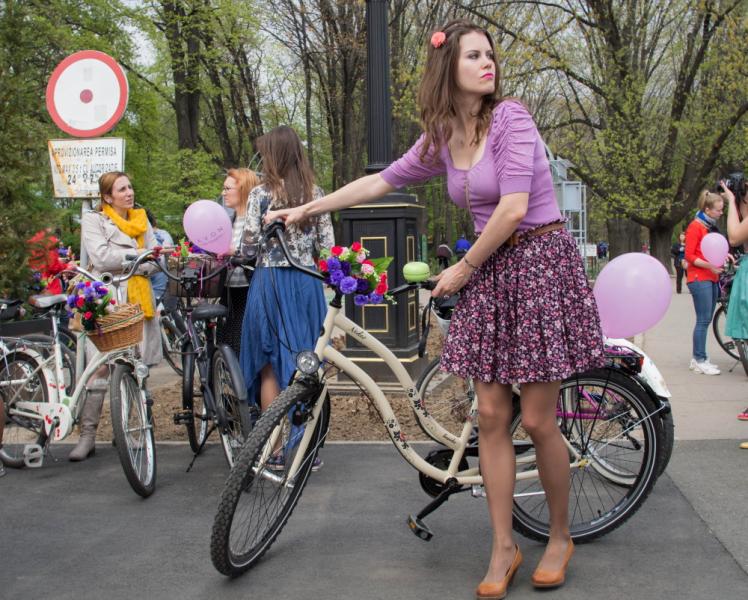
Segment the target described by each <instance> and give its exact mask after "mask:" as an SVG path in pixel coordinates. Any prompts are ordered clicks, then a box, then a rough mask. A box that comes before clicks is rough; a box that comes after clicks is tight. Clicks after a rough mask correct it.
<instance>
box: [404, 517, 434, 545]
mask: <svg viewBox="0 0 748 600" xmlns="http://www.w3.org/2000/svg"><path fill="white" fill-rule="evenodd" d="M408 527H410V530H411V531H412V532H413V533H414V534H415V536H416V537H417V538H419V539H421V540H423V541H424V542H428V541H429V540H431V538H432V537H434V532H433V531H431V529H429V527H428V525H426V523H424V522H423V521H421V519H419V518H418V517H414V516H413V515H410V516H409V517H408Z"/></svg>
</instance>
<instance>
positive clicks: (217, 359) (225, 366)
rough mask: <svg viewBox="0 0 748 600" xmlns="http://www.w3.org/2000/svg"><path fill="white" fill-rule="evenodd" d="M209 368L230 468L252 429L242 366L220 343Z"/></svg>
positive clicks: (220, 431)
mask: <svg viewBox="0 0 748 600" xmlns="http://www.w3.org/2000/svg"><path fill="white" fill-rule="evenodd" d="M212 370H213V371H212V372H213V376H212V378H211V379H212V383H213V398H214V399H215V403H216V412H217V413H220V414H221V415H222V416H221V418H220V419H218V418H217V421H219V422H218V428H219V435H220V438H221V446H223V454H224V456H225V457H226V462H227V463H228V464H229V468H231V467H233V466H234V462H235V460H236V458H237V456H238V455H239V452H240V451H241V449H242V446H243V445H244V440H246V439H247V436H248V435H249V432H250V430H251V429H252V418H251V415H250V410H249V405H248V404H247V398H246V396H247V393H246V388H245V386H244V378H243V377H242V375H241V367H240V366H239V361H238V360H237V358H236V355H235V354H234V351H233V350H232V349H231V348H230V347H229V346H227V345H225V344H221V345H220V346H219V347H218V348H216V351H215V352H214V353H213V365H212ZM220 420H224V423H220Z"/></svg>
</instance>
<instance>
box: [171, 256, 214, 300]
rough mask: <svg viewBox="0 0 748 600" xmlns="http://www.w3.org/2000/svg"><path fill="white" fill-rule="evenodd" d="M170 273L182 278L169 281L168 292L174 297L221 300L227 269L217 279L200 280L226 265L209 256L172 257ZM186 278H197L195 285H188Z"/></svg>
mask: <svg viewBox="0 0 748 600" xmlns="http://www.w3.org/2000/svg"><path fill="white" fill-rule="evenodd" d="M168 265H169V271H171V272H172V273H173V274H174V275H176V276H177V277H179V278H180V281H174V280H172V279H169V283H168V287H167V291H168V292H169V294H171V295H172V296H178V297H180V298H220V297H221V293H222V292H223V288H224V287H225V284H226V269H224V270H223V271H221V272H220V273H219V274H218V275H216V276H215V277H211V278H210V279H208V280H205V281H200V278H202V277H205V276H206V275H210V274H211V273H213V272H215V271H217V270H218V269H220V268H221V267H222V266H224V265H225V261H222V260H219V259H217V258H215V257H213V256H210V255H207V254H193V255H190V256H187V257H181V256H179V257H175V256H170V257H169V258H168ZM184 277H192V278H195V277H197V278H198V279H197V280H195V279H193V282H194V283H193V285H189V284H187V282H186V281H185V280H184V279H183V278H184Z"/></svg>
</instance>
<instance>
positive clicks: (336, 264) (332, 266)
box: [327, 256, 340, 271]
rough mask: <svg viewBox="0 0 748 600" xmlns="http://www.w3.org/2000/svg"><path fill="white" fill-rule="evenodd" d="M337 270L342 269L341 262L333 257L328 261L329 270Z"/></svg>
mask: <svg viewBox="0 0 748 600" xmlns="http://www.w3.org/2000/svg"><path fill="white" fill-rule="evenodd" d="M336 269H340V261H339V260H338V259H337V258H335V257H334V256H331V257H330V258H328V259H327V270H328V271H334V270H336Z"/></svg>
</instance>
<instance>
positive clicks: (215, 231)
mask: <svg viewBox="0 0 748 600" xmlns="http://www.w3.org/2000/svg"><path fill="white" fill-rule="evenodd" d="M182 225H183V226H184V232H185V233H186V234H187V237H188V238H190V241H192V243H193V244H195V245H197V246H199V247H200V248H202V249H203V250H208V251H209V252H214V253H216V254H225V253H227V252H228V251H229V249H230V248H231V236H232V226H231V219H229V215H228V214H227V213H226V210H225V209H224V208H223V206H221V205H220V204H218V203H217V202H213V201H212V200H198V201H197V202H194V203H192V204H190V205H189V206H188V207H187V210H186V211H185V212H184V218H183V219H182Z"/></svg>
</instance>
